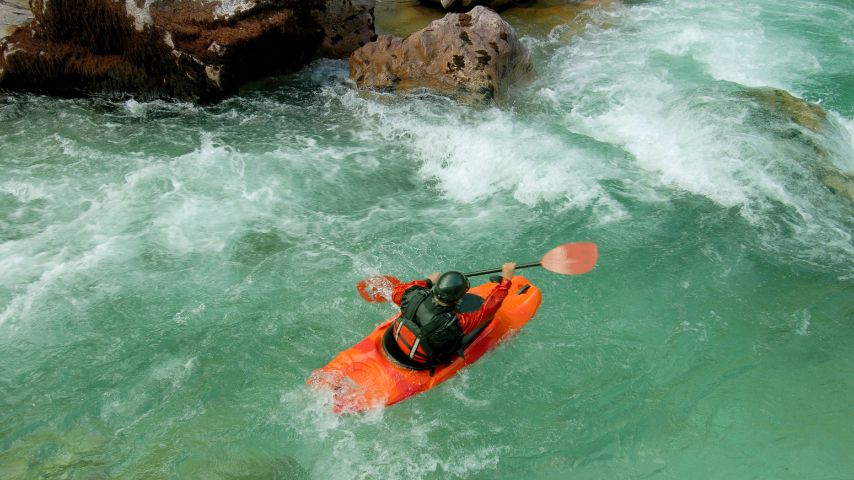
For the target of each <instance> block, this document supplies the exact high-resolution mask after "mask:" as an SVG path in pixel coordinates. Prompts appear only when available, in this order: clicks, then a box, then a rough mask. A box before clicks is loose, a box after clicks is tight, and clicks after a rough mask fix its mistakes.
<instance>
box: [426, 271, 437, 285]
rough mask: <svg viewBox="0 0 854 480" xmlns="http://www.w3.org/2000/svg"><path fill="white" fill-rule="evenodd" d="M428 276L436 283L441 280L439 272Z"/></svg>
mask: <svg viewBox="0 0 854 480" xmlns="http://www.w3.org/2000/svg"><path fill="white" fill-rule="evenodd" d="M427 278H428V279H429V280H430V282H432V283H434V284H435V283H436V282H438V281H439V272H433V273H431V274H430V275H427Z"/></svg>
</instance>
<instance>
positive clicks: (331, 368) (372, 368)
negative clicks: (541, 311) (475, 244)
mask: <svg viewBox="0 0 854 480" xmlns="http://www.w3.org/2000/svg"><path fill="white" fill-rule="evenodd" d="M495 286H496V284H495V283H485V284H483V285H478V286H476V287H474V288H472V289H471V290H469V293H471V294H474V295H477V296H479V297H481V298H486V297H487V296H488V295H489V293H490V292H491V291H492V289H493V288H495ZM541 302H542V294H541V293H540V289H539V288H537V287H536V286H534V285H532V284H531V283H530V282H529V281H528V279H526V278H525V277H522V276H516V277H513V283H512V285H511V287H510V291H509V293H508V295H507V298H506V299H505V300H504V303H502V305H501V308H500V309H499V310H498V312H497V313H496V314H495V317H494V319H493V320H492V321H491V322H490V323H489V324H488V325H487V326H486V327H485V328H484V329H483V330H482V331H481V332H480V333H479V334H478V335H477V337H475V339H474V340H473V341H472V342H471V343H470V344H469V345H468V346H467V347H466V348H465V350H464V356H462V357H457V358H456V359H454V361H453V362H451V363H449V364H447V365H442V366H439V367H436V369H435V371H433V372H432V375H431V371H430V370H412V369H409V368H406V367H403V366H400V365H398V364H397V363H395V362H394V361H393V360H391V359H390V358H389V357H388V356H387V355H386V354H385V351H384V349H383V346H382V341H383V340H382V339H383V334H384V333H385V330H386V329H387V328H388V326H389V325H390V324H391V322H393V321H394V320H395V319H396V318H397V317H398V315H399V314H397V315H394V316H392V317H391V318H389V319H387V320H386V321H385V322H383V323H381V324H380V325H379V326H377V328H376V329H374V331H373V332H371V333H370V334H369V335H368V336H367V337H365V338H364V339H363V340H362V341H360V342H359V343H357V344H356V345H354V346H352V347H350V348H349V349H347V350H344V351H343V352H341V353H339V354H338V355H337V356H336V357H335V358H334V359H332V361H331V362H329V364H327V365H326V366H325V367H323V368H320V369H317V370H315V371H314V372H313V373H312V374H311V376H310V377H309V379H308V381H307V383H308V384H310V385H312V386H314V387H316V388H319V389H327V390H329V391H330V392H331V393H332V398H333V409H334V410H335V411H336V412H338V413H356V412H361V411H364V410H368V409H370V408H375V407H380V406H383V405H385V406H389V405H393V404H395V403H397V402H400V401H401V400H405V399H407V398H409V397H411V396H413V395H417V394H419V393H421V392H424V391H427V390H429V389H431V388H433V387H434V386H436V385H438V384H440V383H442V382H444V381H445V380H447V379H448V378H450V377H451V376H453V375H454V374H455V373H456V372H457V371H459V370H460V369H461V368H463V367H464V366H466V365H468V364H470V363H474V362H475V361H477V360H478V359H480V357H482V356H483V354H485V353H486V352H488V351H489V350H491V349H493V348H495V347H496V346H497V345H498V344H500V343H501V342H502V341H503V340H504V339H506V338H507V337H509V336H511V335H512V334H514V333H515V332H517V331H518V330H519V329H521V328H522V327H523V326H525V324H526V323H528V321H529V320H531V318H533V316H534V314H535V313H537V309H538V308H539V307H540V303H541Z"/></svg>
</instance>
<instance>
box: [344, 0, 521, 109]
mask: <svg viewBox="0 0 854 480" xmlns="http://www.w3.org/2000/svg"><path fill="white" fill-rule="evenodd" d="M533 75H534V68H533V64H532V63H531V54H530V52H528V49H527V48H525V46H524V45H522V43H521V42H519V39H518V38H517V36H516V32H515V31H514V30H513V27H511V26H510V24H508V23H507V22H505V21H504V20H503V19H502V18H501V17H500V16H499V15H498V14H497V13H495V12H494V11H492V10H490V9H488V8H485V7H475V8H474V9H473V10H471V11H470V12H469V13H449V14H447V15H446V16H445V17H444V18H442V19H439V20H436V21H434V22H432V23H430V25H428V26H427V27H426V28H424V29H423V30H420V31H418V32H415V33H413V34H412V35H409V36H408V37H406V38H405V39H401V38H398V37H391V36H386V35H383V36H381V37H379V38H378V39H377V40H376V41H375V42H372V43H369V44H367V45H365V46H364V47H362V48H360V49H358V50H356V51H355V52H353V54H352V55H351V56H350V77H351V78H352V79H353V80H355V82H356V85H357V86H359V87H362V88H371V89H379V90H383V91H395V90H407V89H414V88H428V89H432V90H436V91H439V92H443V93H446V94H449V95H451V96H452V97H454V98H457V99H458V100H461V101H463V102H466V103H482V102H488V101H490V100H493V99H497V100H500V99H502V98H503V96H504V94H505V92H506V90H507V88H508V87H509V86H511V85H514V84H519V83H523V82H526V81H528V80H529V79H531V78H532V77H533Z"/></svg>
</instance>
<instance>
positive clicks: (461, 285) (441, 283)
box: [433, 272, 469, 303]
mask: <svg viewBox="0 0 854 480" xmlns="http://www.w3.org/2000/svg"><path fill="white" fill-rule="evenodd" d="M468 290H469V279H468V278H466V276H465V275H463V274H462V273H460V272H445V273H443V274H442V276H441V277H439V280H437V281H436V284H435V285H433V295H434V296H435V297H436V298H438V299H439V300H441V301H442V303H455V302H456V301H457V300H459V299H461V298H463V295H465V294H466V292H467V291H468Z"/></svg>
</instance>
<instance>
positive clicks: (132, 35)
mask: <svg viewBox="0 0 854 480" xmlns="http://www.w3.org/2000/svg"><path fill="white" fill-rule="evenodd" d="M373 6H374V0H265V1H260V0H257V1H256V0H125V1H120V2H117V1H115V0H63V1H57V0H32V1H31V8H32V12H33V15H34V17H35V18H34V20H33V21H32V23H31V25H30V26H29V27H27V28H22V29H19V30H18V31H17V32H15V33H14V34H13V35H11V36H10V37H8V38H6V39H4V41H3V43H0V87H4V88H8V89H20V90H34V91H41V92H45V93H51V94H58V95H77V94H81V93H108V94H121V93H130V94H136V95H140V96H142V97H173V98H180V99H187V100H195V101H203V102H205V101H213V100H218V99H221V98H223V97H225V96H227V95H229V94H231V93H233V92H235V91H236V90H237V88H238V87H239V86H240V85H242V84H244V83H246V82H248V81H253V80H257V79H261V78H264V77H266V76H269V75H274V74H279V73H286V72H290V71H294V70H296V69H299V68H301V67H302V66H304V65H305V64H307V63H308V62H310V61H311V60H313V59H314V58H317V57H319V56H334V57H345V56H347V55H349V53H350V52H352V51H353V50H355V49H356V48H358V47H359V46H361V45H363V44H365V43H367V42H369V41H371V40H372V39H374V38H375V34H374V32H373V28H374V26H373Z"/></svg>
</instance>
